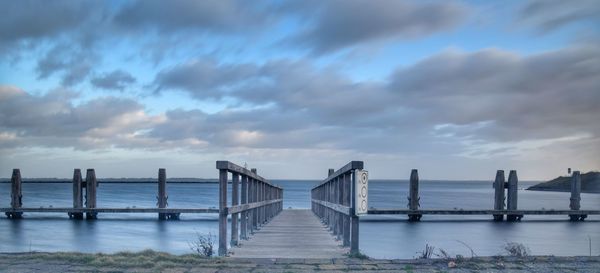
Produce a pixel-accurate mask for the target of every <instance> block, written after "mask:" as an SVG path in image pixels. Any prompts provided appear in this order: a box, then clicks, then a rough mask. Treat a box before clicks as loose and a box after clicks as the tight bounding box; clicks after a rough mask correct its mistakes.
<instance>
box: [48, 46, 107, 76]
mask: <svg viewBox="0 0 600 273" xmlns="http://www.w3.org/2000/svg"><path fill="white" fill-rule="evenodd" d="M96 62H97V57H96V56H95V54H94V53H93V52H92V51H89V50H87V49H79V48H76V47H75V46H67V45H60V44H59V45H55V46H54V47H53V48H52V49H51V50H49V51H48V52H46V54H45V55H44V56H43V57H42V58H40V59H38V61H37V66H36V72H37V74H38V78H39V79H45V78H48V77H50V76H52V75H54V74H55V73H58V74H61V83H62V84H63V86H72V85H75V84H78V83H80V82H82V81H83V80H85V79H86V78H87V77H88V76H89V74H90V73H91V72H92V69H93V66H94V64H95V63H96Z"/></svg>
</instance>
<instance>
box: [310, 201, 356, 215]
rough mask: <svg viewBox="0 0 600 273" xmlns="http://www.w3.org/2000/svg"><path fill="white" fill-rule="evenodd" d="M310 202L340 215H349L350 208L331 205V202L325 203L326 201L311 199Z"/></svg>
mask: <svg viewBox="0 0 600 273" xmlns="http://www.w3.org/2000/svg"><path fill="white" fill-rule="evenodd" d="M312 202H313V203H317V204H319V205H321V206H324V207H326V208H329V209H331V210H334V211H337V212H339V213H342V214H344V215H350V207H348V206H344V205H340V204H336V203H331V202H327V201H321V200H316V199H313V200H312Z"/></svg>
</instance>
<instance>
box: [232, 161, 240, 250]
mask: <svg viewBox="0 0 600 273" xmlns="http://www.w3.org/2000/svg"><path fill="white" fill-rule="evenodd" d="M231 182H232V183H231V206H237V205H238V204H239V199H238V198H239V192H238V190H239V187H240V175H239V174H237V173H233V174H231ZM238 217H239V213H232V214H231V245H232V246H236V245H237V244H238V240H239V233H238Z"/></svg>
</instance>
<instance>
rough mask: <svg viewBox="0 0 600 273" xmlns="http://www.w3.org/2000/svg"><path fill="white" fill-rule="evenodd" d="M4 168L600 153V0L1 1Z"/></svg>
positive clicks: (385, 171)
mask: <svg viewBox="0 0 600 273" xmlns="http://www.w3.org/2000/svg"><path fill="white" fill-rule="evenodd" d="M2 2H3V3H2V6H3V8H2V11H1V13H2V16H0V177H10V175H11V172H12V168H20V169H21V173H22V176H23V177H61V178H64V177H71V176H72V173H73V169H74V168H81V169H86V168H95V169H96V174H97V176H98V177H154V176H156V175H157V173H158V171H157V169H158V168H167V175H168V176H169V177H201V178H208V177H216V176H217V170H216V169H215V161H217V160H229V161H232V162H234V163H237V164H238V165H244V164H247V166H248V167H249V168H250V167H252V168H257V169H258V172H259V174H261V175H262V176H264V177H266V178H272V179H322V178H325V176H326V174H327V169H328V168H335V169H337V168H340V167H342V166H343V165H345V164H346V163H347V162H349V161H351V160H361V161H364V162H365V169H366V170H368V171H369V173H370V177H371V178H379V179H408V177H409V175H410V170H411V169H415V168H416V169H419V174H420V177H421V178H422V179H452V180H492V179H494V177H495V172H496V170H506V171H508V170H513V169H514V170H517V171H518V174H519V178H520V179H522V180H544V179H551V178H554V177H556V176H558V175H565V174H566V170H567V168H573V169H574V170H581V171H584V172H585V171H590V170H599V169H600V5H598V2H597V1H595V0H575V1H561V0H544V1H537V0H534V1H521V0H519V1H402V0H370V1H367V0H345V1H336V0H331V1H316V0H315V1H310V0H302V1H300V0H296V1H260V0H259V1H241V0H240V1H236V0H219V1H209V0H207V1H181V0H174V1H155V0H147V1H68V0H67V1H62V0H54V1H30V0H24V1H2Z"/></svg>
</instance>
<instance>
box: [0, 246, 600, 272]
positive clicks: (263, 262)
mask: <svg viewBox="0 0 600 273" xmlns="http://www.w3.org/2000/svg"><path fill="white" fill-rule="evenodd" d="M452 262H455V263H456V267H452V268H451V267H449V266H448V263H449V260H444V259H428V260H373V259H356V258H352V259H350V258H343V259H242V258H200V257H198V256H195V255H182V256H175V255H170V254H166V253H161V252H155V251H150V250H148V251H143V252H137V253H129V252H122V253H117V254H82V253H66V252H57V253H16V254H12V253H11V254H0V272H314V271H318V272H540V273H542V272H543V273H546V272H600V256H592V257H552V256H534V257H525V258H516V257H477V258H467V259H461V260H456V259H454V260H452Z"/></svg>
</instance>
